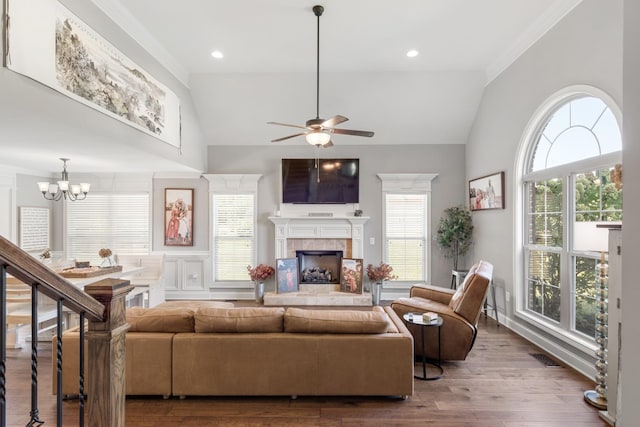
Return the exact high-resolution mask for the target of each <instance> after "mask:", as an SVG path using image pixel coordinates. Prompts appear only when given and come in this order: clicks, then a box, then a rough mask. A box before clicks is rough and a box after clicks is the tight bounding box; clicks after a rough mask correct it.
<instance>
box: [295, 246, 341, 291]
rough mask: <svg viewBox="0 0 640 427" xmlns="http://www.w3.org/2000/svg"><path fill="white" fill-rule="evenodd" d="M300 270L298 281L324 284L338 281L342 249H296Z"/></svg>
mask: <svg viewBox="0 0 640 427" xmlns="http://www.w3.org/2000/svg"><path fill="white" fill-rule="evenodd" d="M296 257H298V267H299V271H300V283H305V284H310V283H311V284H313V283H317V284H324V283H339V282H340V261H341V260H342V251H331V250H304V251H296Z"/></svg>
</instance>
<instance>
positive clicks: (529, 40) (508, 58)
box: [484, 0, 582, 86]
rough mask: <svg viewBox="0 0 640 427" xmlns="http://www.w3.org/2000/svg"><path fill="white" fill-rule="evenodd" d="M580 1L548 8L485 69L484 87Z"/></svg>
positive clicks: (571, 0)
mask: <svg viewBox="0 0 640 427" xmlns="http://www.w3.org/2000/svg"><path fill="white" fill-rule="evenodd" d="M581 2H582V0H560V1H556V4H555V5H553V6H551V7H549V8H548V9H547V10H546V11H545V13H544V14H543V15H541V16H540V17H538V19H536V20H535V21H533V23H532V24H531V25H530V26H529V27H528V28H527V29H526V30H525V31H524V32H523V33H522V34H521V35H520V36H519V37H518V38H517V39H515V40H514V41H513V43H511V45H510V46H509V47H507V49H505V50H504V52H502V54H501V55H500V56H498V58H497V59H496V60H495V61H493V62H492V63H491V64H489V65H488V66H487V68H485V71H484V74H485V77H486V83H485V86H487V85H488V84H489V83H491V82H492V81H493V80H494V79H496V78H497V77H498V76H499V75H500V74H502V72H503V71H505V70H506V69H507V68H509V67H510V66H511V64H513V63H514V62H516V60H517V59H518V58H519V57H520V56H521V55H522V54H523V53H525V52H526V51H527V50H529V48H531V46H533V45H534V44H535V43H537V42H538V40H540V39H541V38H542V37H544V35H545V34H547V32H549V30H551V28H553V27H554V26H555V25H556V24H557V23H558V22H560V21H561V20H562V19H563V18H564V17H565V16H566V15H567V14H568V13H569V12H571V11H572V10H573V9H574V8H575V7H576V6H578V5H579V4H580V3H581Z"/></svg>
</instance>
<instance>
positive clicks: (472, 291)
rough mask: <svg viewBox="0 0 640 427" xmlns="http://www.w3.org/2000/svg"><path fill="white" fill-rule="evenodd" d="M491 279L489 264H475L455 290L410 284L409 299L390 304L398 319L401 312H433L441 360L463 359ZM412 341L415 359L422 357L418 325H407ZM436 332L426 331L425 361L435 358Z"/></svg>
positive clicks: (469, 346)
mask: <svg viewBox="0 0 640 427" xmlns="http://www.w3.org/2000/svg"><path fill="white" fill-rule="evenodd" d="M492 277H493V265H491V264H490V263H488V262H486V261H479V262H478V263H477V264H475V265H474V266H473V267H471V269H469V273H468V274H467V276H466V277H465V280H464V282H463V283H462V285H460V286H459V287H458V289H457V290H455V291H454V290H451V289H447V288H441V287H437V286H429V285H414V286H413V287H412V288H411V291H410V293H409V295H410V297H409V298H399V299H397V300H395V301H393V302H392V303H391V307H392V309H393V311H395V312H396V314H398V316H399V317H400V318H402V316H403V315H404V314H405V313H409V312H413V313H426V312H434V313H437V314H439V315H440V317H442V319H443V324H442V326H441V330H440V334H441V337H440V339H441V341H440V345H441V358H442V360H464V359H466V357H467V354H469V351H471V348H472V347H473V344H474V342H475V339H476V334H477V330H478V318H479V317H480V313H481V311H482V306H483V302H484V298H485V296H486V294H487V289H488V287H489V283H490V282H491V279H492ZM409 330H410V331H411V333H412V335H413V337H414V340H415V345H416V348H415V353H416V356H422V338H421V331H420V327H419V326H415V325H409ZM437 334H438V331H437V329H436V328H426V329H425V331H424V336H425V353H426V356H427V357H428V358H432V359H437V357H438V335H437Z"/></svg>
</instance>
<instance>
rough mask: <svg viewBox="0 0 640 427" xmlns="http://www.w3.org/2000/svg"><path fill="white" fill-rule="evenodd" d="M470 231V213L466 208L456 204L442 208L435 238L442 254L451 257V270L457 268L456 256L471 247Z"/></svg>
mask: <svg viewBox="0 0 640 427" xmlns="http://www.w3.org/2000/svg"><path fill="white" fill-rule="evenodd" d="M472 233H473V224H472V221H471V213H470V212H469V211H468V210H467V209H465V208H462V207H457V206H456V207H451V208H447V209H445V210H444V216H442V218H440V224H439V225H438V234H437V236H436V240H437V241H438V246H440V249H441V250H442V251H443V252H444V256H445V257H447V258H452V259H453V270H457V269H458V258H459V257H460V256H461V255H464V254H465V253H467V251H468V250H469V248H470V247H471V243H472V238H471V235H472Z"/></svg>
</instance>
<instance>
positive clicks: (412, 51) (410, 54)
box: [407, 49, 419, 58]
mask: <svg viewBox="0 0 640 427" xmlns="http://www.w3.org/2000/svg"><path fill="white" fill-rule="evenodd" d="M418 54H419V52H418V51H417V50H415V49H411V50H410V51H408V52H407V56H408V57H409V58H415V57H416V56H418Z"/></svg>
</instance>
